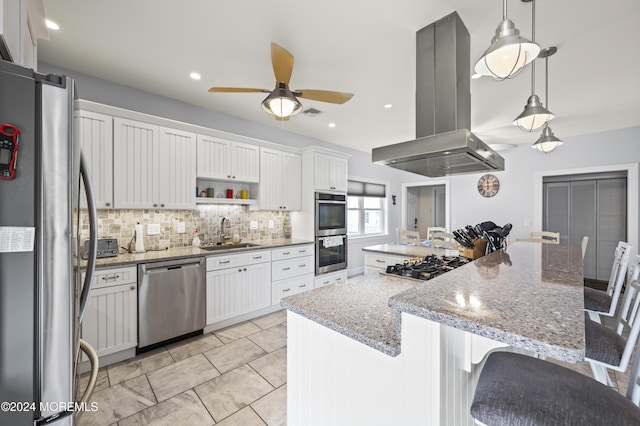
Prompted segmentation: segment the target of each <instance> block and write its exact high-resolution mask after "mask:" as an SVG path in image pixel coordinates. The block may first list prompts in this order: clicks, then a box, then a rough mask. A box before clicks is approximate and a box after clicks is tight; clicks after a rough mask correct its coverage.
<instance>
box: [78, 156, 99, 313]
mask: <svg viewBox="0 0 640 426" xmlns="http://www.w3.org/2000/svg"><path fill="white" fill-rule="evenodd" d="M80 176H81V177H82V182H83V185H84V191H85V193H86V196H87V210H88V214H89V256H88V260H87V270H86V273H85V277H84V284H83V286H82V293H81V294H80V312H79V315H78V318H79V321H80V323H82V318H83V317H84V312H85V310H86V308H87V304H88V303H89V294H90V293H91V286H92V285H93V275H94V272H95V270H96V252H97V251H98V214H97V213H96V200H95V195H94V193H93V185H92V183H91V177H90V176H89V168H88V167H87V160H86V159H85V158H84V154H83V153H82V151H81V152H80Z"/></svg>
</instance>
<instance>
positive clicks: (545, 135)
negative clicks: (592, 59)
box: [531, 46, 564, 154]
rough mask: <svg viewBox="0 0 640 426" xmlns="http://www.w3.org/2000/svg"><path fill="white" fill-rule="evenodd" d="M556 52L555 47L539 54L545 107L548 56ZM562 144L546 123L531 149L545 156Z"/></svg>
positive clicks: (547, 93) (547, 87)
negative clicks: (543, 63) (542, 72)
mask: <svg viewBox="0 0 640 426" xmlns="http://www.w3.org/2000/svg"><path fill="white" fill-rule="evenodd" d="M557 51H558V48H557V47H554V46H551V47H547V48H545V49H542V51H541V52H540V57H541V58H544V62H545V71H544V74H545V82H544V84H545V89H544V91H545V98H546V101H547V105H549V56H551V55H553V54H554V53H556V52H557ZM563 143H564V142H562V141H561V140H560V139H558V138H557V137H556V135H554V134H553V130H551V127H549V123H548V122H547V123H545V124H544V129H543V130H542V134H541V135H540V137H539V138H538V140H537V141H535V142H534V144H533V145H532V146H531V148H535V149H537V150H538V151H540V152H544V153H545V154H547V153H549V152H551V151H553V150H555V149H556V148H557V147H559V146H560V145H562V144H563Z"/></svg>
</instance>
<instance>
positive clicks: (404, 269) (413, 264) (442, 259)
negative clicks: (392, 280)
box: [380, 254, 471, 281]
mask: <svg viewBox="0 0 640 426" xmlns="http://www.w3.org/2000/svg"><path fill="white" fill-rule="evenodd" d="M469 262H471V259H467V258H466V257H460V256H436V255H435V254H431V255H429V256H425V257H419V258H414V259H410V260H405V261H404V262H403V263H396V264H395V265H389V266H387V269H386V271H380V273H381V274H383V275H392V276H400V277H402V278H408V279H413V280H417V281H426V280H430V279H432V278H435V277H437V276H438V275H442V274H444V273H446V272H449V271H452V270H454V269H455V268H458V267H460V266H462V265H466V264H467V263H469Z"/></svg>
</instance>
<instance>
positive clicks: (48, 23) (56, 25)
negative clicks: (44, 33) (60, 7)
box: [46, 19, 60, 31]
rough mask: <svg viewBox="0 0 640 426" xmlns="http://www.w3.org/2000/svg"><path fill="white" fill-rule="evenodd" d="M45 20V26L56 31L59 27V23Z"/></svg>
mask: <svg viewBox="0 0 640 426" xmlns="http://www.w3.org/2000/svg"><path fill="white" fill-rule="evenodd" d="M46 22H47V28H49V29H50V30H55V31H58V30H59V29H60V25H58V24H56V23H55V22H53V21H50V20H48V19H47V20H46Z"/></svg>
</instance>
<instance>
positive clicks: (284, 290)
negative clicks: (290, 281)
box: [282, 288, 291, 293]
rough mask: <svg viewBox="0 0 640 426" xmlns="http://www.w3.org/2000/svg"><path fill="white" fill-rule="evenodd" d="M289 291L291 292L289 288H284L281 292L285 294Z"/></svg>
mask: <svg viewBox="0 0 640 426" xmlns="http://www.w3.org/2000/svg"><path fill="white" fill-rule="evenodd" d="M289 290H291V289H290V288H285V289H283V290H282V292H283V293H285V292H287V291H289Z"/></svg>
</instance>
